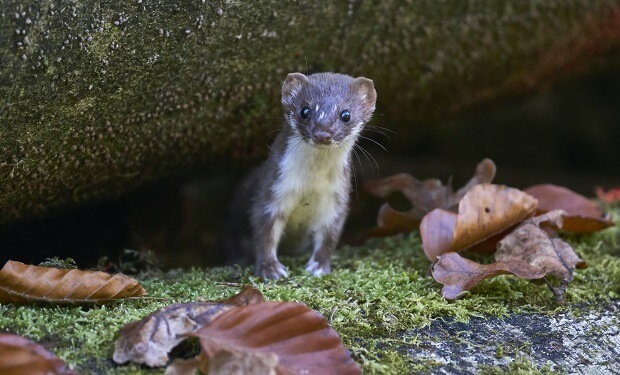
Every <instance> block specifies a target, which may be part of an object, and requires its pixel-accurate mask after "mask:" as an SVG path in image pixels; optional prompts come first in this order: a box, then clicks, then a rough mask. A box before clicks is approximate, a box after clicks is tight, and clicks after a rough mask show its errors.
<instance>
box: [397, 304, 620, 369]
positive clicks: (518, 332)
mask: <svg viewBox="0 0 620 375" xmlns="http://www.w3.org/2000/svg"><path fill="white" fill-rule="evenodd" d="M405 336H408V337H411V336H413V337H417V338H418V339H419V340H420V341H421V342H420V344H419V345H416V346H411V347H407V348H402V350H404V351H406V353H407V354H408V355H409V356H410V357H411V358H412V359H413V360H414V361H419V360H424V361H433V362H435V363H438V364H439V366H437V367H433V369H432V372H433V373H436V374H476V373H479V372H480V371H481V370H483V369H485V368H492V367H496V368H502V367H503V368H507V369H509V366H510V364H511V363H516V362H519V361H522V362H525V363H529V364H530V366H531V367H532V368H534V369H542V368H545V367H546V368H548V369H550V370H552V371H555V372H558V373H563V374H593V375H599V374H600V375H604V374H620V301H615V302H613V303H611V304H609V305H605V306H586V307H583V308H582V309H577V310H575V311H574V312H572V313H560V314H557V315H543V314H518V315H511V316H509V317H507V318H486V319H483V318H474V319H472V320H471V321H470V322H469V323H467V324H465V323H458V322H445V321H437V322H435V323H434V324H433V325H432V326H431V327H428V328H424V329H419V330H412V331H410V332H407V334H406V335H405Z"/></svg>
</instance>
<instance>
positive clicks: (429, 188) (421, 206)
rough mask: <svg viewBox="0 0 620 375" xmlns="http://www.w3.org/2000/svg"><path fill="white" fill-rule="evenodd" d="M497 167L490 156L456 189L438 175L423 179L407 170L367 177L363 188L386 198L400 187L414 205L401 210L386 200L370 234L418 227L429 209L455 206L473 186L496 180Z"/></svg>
mask: <svg viewBox="0 0 620 375" xmlns="http://www.w3.org/2000/svg"><path fill="white" fill-rule="evenodd" d="M495 171H496V167H495V163H493V161H492V160H491V159H484V160H482V161H481V162H480V163H479V164H478V166H477V167H476V172H475V174H474V176H473V177H472V178H471V179H470V180H469V181H468V182H467V184H465V186H463V187H462V188H460V189H459V190H458V191H457V192H456V193H455V192H453V190H452V185H451V184H447V185H443V184H442V183H441V181H440V180H438V179H428V180H424V181H420V180H417V179H416V178H414V177H413V176H411V175H409V174H407V173H400V174H396V175H393V176H390V177H386V178H382V179H375V180H369V181H366V182H365V183H364V189H365V190H366V191H367V192H369V193H370V194H372V195H374V196H376V197H379V198H385V197H387V196H388V195H390V194H391V193H394V192H397V191H399V192H401V193H402V194H403V195H404V196H405V197H406V198H407V199H408V200H409V202H411V205H412V208H411V210H409V211H407V212H400V211H397V210H394V209H393V208H392V207H391V206H390V205H389V204H388V203H385V204H384V205H383V206H381V208H380V209H379V213H378V215H377V227H375V228H373V229H372V230H371V231H370V233H369V235H370V236H374V237H385V236H390V235H394V234H397V233H403V232H411V231H413V230H415V229H417V228H418V227H419V226H420V221H421V220H422V218H423V217H424V215H426V214H427V213H428V212H430V211H432V210H433V209H435V208H444V209H451V208H453V207H455V206H456V205H457V204H458V203H459V201H460V200H461V199H462V198H463V196H464V195H465V194H466V193H467V192H468V191H469V190H470V189H471V188H472V187H474V186H475V185H478V184H481V183H488V182H491V181H493V178H494V177H495Z"/></svg>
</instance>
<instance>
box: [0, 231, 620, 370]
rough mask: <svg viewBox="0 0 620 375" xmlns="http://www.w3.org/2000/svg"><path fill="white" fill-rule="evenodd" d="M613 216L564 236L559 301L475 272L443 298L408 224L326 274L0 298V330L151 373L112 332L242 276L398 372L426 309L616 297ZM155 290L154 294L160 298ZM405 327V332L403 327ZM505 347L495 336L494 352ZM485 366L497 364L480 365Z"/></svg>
mask: <svg viewBox="0 0 620 375" xmlns="http://www.w3.org/2000/svg"><path fill="white" fill-rule="evenodd" d="M619 239H620V226H616V227H615V228H610V229H608V230H606V231H603V232H601V233H598V234H596V235H591V236H584V237H580V238H572V239H570V241H571V242H572V243H573V245H574V246H575V248H576V249H577V251H578V253H579V254H580V255H581V256H582V257H583V259H584V260H586V261H587V262H588V264H589V268H588V269H586V270H583V271H577V272H576V274H575V280H574V281H573V282H572V283H571V285H570V287H569V289H568V292H567V296H566V304H565V305H563V306H558V305H556V304H555V303H554V302H553V296H552V294H551V292H550V291H549V290H548V289H547V287H546V285H544V284H542V283H532V282H527V281H524V280H520V279H518V278H516V277H511V276H502V277H497V278H494V279H490V280H485V281H483V282H482V283H481V284H480V285H479V286H478V287H476V288H475V289H473V290H472V291H471V292H470V293H468V294H467V295H466V296H465V297H464V298H462V299H460V300H457V301H454V302H446V301H444V300H443V299H442V298H441V296H440V289H441V286H440V285H439V284H438V283H436V282H435V281H433V280H432V279H431V278H430V277H428V276H426V272H427V269H428V266H429V262H428V261H427V260H426V259H425V258H424V256H423V253H422V251H421V244H420V239H419V236H418V235H417V234H412V235H409V236H405V237H403V238H386V239H381V240H371V241H369V242H368V243H367V244H366V245H364V246H363V247H344V248H342V249H340V250H339V251H338V253H337V255H336V258H335V261H334V272H333V273H332V274H331V275H328V276H325V277H321V278H314V277H310V276H308V275H306V274H305V273H304V272H303V265H304V261H305V258H303V257H289V258H284V259H283V262H284V263H285V264H287V265H288V266H289V267H290V270H291V271H292V275H291V277H290V278H288V279H286V280H280V281H275V282H268V283H262V282H260V281H259V280H257V279H255V278H254V277H253V276H252V274H251V270H250V269H248V268H240V267H223V268H214V269H208V270H200V269H192V270H189V271H182V270H175V271H170V272H168V273H166V274H164V275H162V276H156V275H155V274H151V275H153V276H149V277H147V278H144V279H143V280H142V282H143V285H144V286H145V288H146V289H147V291H148V292H149V295H150V296H152V297H157V298H159V299H153V300H151V299H144V300H139V301H124V302H119V303H116V304H112V305H109V306H96V307H90V308H88V307H27V306H21V307H16V306H12V305H2V306H0V331H9V332H15V333H18V334H21V335H24V336H26V337H29V338H31V339H33V340H36V341H41V342H45V343H51V346H50V347H51V349H52V351H54V352H55V353H56V354H58V355H59V356H60V357H61V358H63V359H64V360H66V361H68V362H69V363H71V364H73V365H75V366H77V368H78V369H80V370H83V372H89V371H95V370H97V371H99V372H105V373H109V374H130V373H131V374H151V373H161V370H150V369H145V368H141V367H138V366H133V365H128V366H120V367H118V366H115V365H114V364H113V363H112V362H111V360H110V358H111V355H112V352H113V342H114V334H115V332H116V331H117V330H118V329H119V328H120V327H122V326H123V325H124V324H126V323H128V322H130V321H133V320H136V319H140V318H142V317H144V316H145V315H147V314H148V313H150V312H151V311H153V310H154V309H156V308H159V307H161V306H164V305H167V304H170V303H173V302H189V301H196V300H218V299H223V298H226V297H228V296H230V295H232V294H234V293H236V292H237V290H238V289H237V288H234V287H230V286H226V285H223V284H222V283H231V282H234V283H250V284H252V285H254V286H255V287H257V288H258V289H259V290H260V291H261V292H262V293H263V294H264V295H265V297H266V298H267V299H268V300H285V301H301V302H304V303H306V304H308V305H309V306H310V307H312V308H313V309H316V310H317V311H319V312H320V313H322V314H323V315H324V316H325V317H326V318H327V319H328V321H329V322H330V324H331V325H332V326H333V327H334V329H335V330H336V331H337V332H338V333H340V335H341V336H342V339H343V341H344V343H345V345H346V347H347V348H349V349H350V350H351V352H352V355H353V357H354V358H355V359H356V360H357V361H358V362H360V363H361V364H362V365H363V367H364V371H365V373H369V374H404V373H410V372H411V371H414V370H415V371H416V372H427V371H429V370H430V369H432V368H433V366H436V365H437V364H436V363H434V362H433V361H432V360H428V359H427V360H419V359H415V360H414V359H412V358H410V357H408V356H407V355H406V354H404V353H403V350H402V348H404V347H412V346H415V345H417V344H418V338H416V337H409V338H403V335H402V333H403V332H405V331H407V330H411V329H414V328H418V327H423V326H428V325H429V324H431V322H432V321H433V320H434V319H439V318H454V319H455V320H457V321H462V322H466V321H468V319H470V318H472V317H484V316H489V315H494V316H504V315H506V314H508V313H524V312H538V313H548V314H553V313H556V312H558V311H568V310H572V309H573V307H575V306H577V305H580V304H581V303H583V302H594V301H605V300H612V299H618V298H620V256H619V255H620V249H619V247H618V244H619V243H620V241H619ZM160 299H162V300H160ZM405 336H406V335H405ZM506 351H507V352H512V350H511V349H510V348H508V347H504V346H502V345H501V343H498V349H497V354H496V356H497V357H502V356H504V357H505V352H506ZM509 370H510V372H511V373H524V374H526V373H532V374H535V373H545V372H547V370H546V369H545V368H538V367H536V366H535V365H533V364H532V363H529V362H528V360H525V359H519V358H517V359H516V360H515V361H514V362H513V363H512V364H511V365H510V368H509ZM484 371H485V373H496V372H497V371H498V370H497V369H494V368H487V367H485V368H484Z"/></svg>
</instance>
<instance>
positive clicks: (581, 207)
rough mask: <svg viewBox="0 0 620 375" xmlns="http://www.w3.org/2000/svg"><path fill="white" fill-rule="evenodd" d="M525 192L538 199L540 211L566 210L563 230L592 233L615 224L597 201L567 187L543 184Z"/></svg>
mask: <svg viewBox="0 0 620 375" xmlns="http://www.w3.org/2000/svg"><path fill="white" fill-rule="evenodd" d="M525 192H526V193H528V194H530V195H532V196H533V197H534V198H536V199H538V212H539V213H544V212H549V211H552V210H563V211H565V212H566V215H565V217H564V226H563V227H562V229H563V230H566V231H570V232H575V233H592V232H597V231H599V230H603V229H605V228H609V227H610V226H612V225H613V222H612V221H611V220H610V219H609V218H608V217H606V216H605V213H604V212H603V210H602V209H601V208H600V207H598V206H597V205H596V203H594V202H593V201H591V200H589V199H588V198H586V197H584V196H583V195H581V194H578V193H576V192H574V191H572V190H570V189H567V188H565V187H562V186H556V185H552V184H543V185H535V186H531V187H529V188H527V189H525Z"/></svg>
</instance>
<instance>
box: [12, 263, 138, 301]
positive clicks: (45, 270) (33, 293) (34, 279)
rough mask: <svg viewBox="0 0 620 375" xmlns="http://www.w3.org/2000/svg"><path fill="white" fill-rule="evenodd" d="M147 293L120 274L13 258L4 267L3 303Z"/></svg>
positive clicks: (102, 298) (100, 298)
mask: <svg viewBox="0 0 620 375" xmlns="http://www.w3.org/2000/svg"><path fill="white" fill-rule="evenodd" d="M145 294H146V291H145V290H144V288H142V286H141V285H140V283H138V281H136V280H135V279H132V278H131V277H128V276H125V275H120V274H117V275H110V274H109V273H105V272H97V271H82V270H76V269H58V268H51V267H39V266H30V265H26V264H23V263H20V262H15V261H12V260H10V261H8V262H6V264H5V265H4V267H2V270H0V303H15V304H33V303H44V302H48V303H57V304H74V305H75V304H88V303H105V302H111V301H114V300H118V299H121V298H128V297H138V296H143V295H145Z"/></svg>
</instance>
